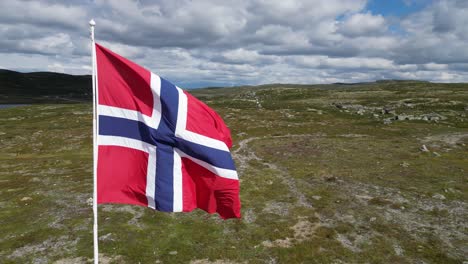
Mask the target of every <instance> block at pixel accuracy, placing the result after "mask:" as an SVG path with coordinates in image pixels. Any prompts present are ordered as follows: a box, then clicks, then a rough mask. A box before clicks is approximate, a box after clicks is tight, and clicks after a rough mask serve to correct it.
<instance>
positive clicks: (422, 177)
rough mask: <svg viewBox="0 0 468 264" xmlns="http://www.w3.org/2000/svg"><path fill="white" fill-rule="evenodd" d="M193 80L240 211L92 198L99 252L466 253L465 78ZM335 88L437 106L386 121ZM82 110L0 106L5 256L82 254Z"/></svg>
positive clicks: (85, 128)
mask: <svg viewBox="0 0 468 264" xmlns="http://www.w3.org/2000/svg"><path fill="white" fill-rule="evenodd" d="M193 94H194V95H195V96H197V97H199V98H201V99H202V100H204V101H205V102H206V103H207V104H209V105H210V106H211V107H213V108H215V109H216V110H217V111H218V112H219V113H220V114H221V116H222V117H223V119H224V120H225V121H226V123H227V124H228V126H229V127H230V129H231V131H232V136H233V139H234V150H237V149H238V148H239V147H240V146H243V149H241V150H239V151H238V152H237V154H236V155H235V160H236V163H237V165H238V167H239V172H240V176H241V200H242V206H243V208H242V213H243V216H244V217H243V219H241V220H228V221H222V220H220V219H219V217H217V216H216V215H208V214H206V213H204V212H202V211H194V212H192V213H186V214H181V213H179V214H167V213H160V212H156V211H153V210H151V209H148V208H142V207H136V206H126V205H100V206H99V235H100V238H101V241H100V252H101V253H102V254H104V255H103V258H105V259H107V260H109V261H110V262H111V263H112V262H114V263H138V262H140V263H156V262H157V261H159V263H190V261H195V260H205V262H202V263H210V262H209V261H211V262H213V263H222V262H215V261H231V262H229V263H340V261H341V262H345V263H419V262H425V263H462V262H463V261H466V256H467V254H468V253H467V252H468V251H467V248H466V244H467V243H468V238H467V235H466V234H467V221H466V219H468V215H467V209H468V208H467V200H468V192H467V191H466V190H468V176H467V175H468V173H467V172H468V147H467V145H468V136H466V137H463V135H468V125H467V124H468V118H467V115H468V113H467V112H466V111H465V107H467V106H468V87H467V85H465V84H432V83H424V82H379V83H369V84H360V85H316V86H313V85H312V86H295V85H265V86H259V87H240V88H229V89H204V90H195V91H193ZM433 99H437V100H433ZM257 100H258V102H259V104H260V105H258V104H257ZM452 101H455V103H452ZM335 102H339V103H346V104H354V105H357V104H360V105H363V106H365V107H376V108H378V107H384V106H393V107H395V109H396V111H397V113H399V114H400V113H404V114H426V113H432V112H434V113H438V114H441V115H444V116H446V117H447V119H446V120H441V121H439V122H426V121H396V122H393V123H391V124H388V125H384V124H383V120H382V119H383V118H386V117H387V116H379V117H378V118H376V117H374V116H373V113H372V112H371V111H367V112H366V113H365V114H364V115H358V114H356V113H355V112H354V111H349V112H346V111H344V110H342V109H338V108H337V107H335V106H334V105H332V103H335ZM401 102H405V103H413V104H416V106H414V107H408V106H407V105H404V104H403V103H401ZM91 112H92V109H91V105H90V104H73V105H30V106H23V107H16V108H10V109H2V110H0V124H1V125H0V148H1V151H0V166H1V170H0V197H1V199H0V208H1V210H0V234H2V236H0V259H1V260H2V261H1V262H4V263H50V262H54V261H56V260H70V261H71V260H74V261H81V262H90V259H91V258H92V252H93V251H92V210H91V207H90V206H89V205H88V204H87V200H88V199H89V198H90V197H91V196H92V145H91V144H92V138H91V129H92V120H91ZM460 135H462V136H460ZM244 140H249V141H244ZM422 144H425V145H426V146H427V147H428V148H429V150H430V152H422V151H421V150H420V147H421V146H422ZM434 152H435V153H434ZM441 197H443V198H441Z"/></svg>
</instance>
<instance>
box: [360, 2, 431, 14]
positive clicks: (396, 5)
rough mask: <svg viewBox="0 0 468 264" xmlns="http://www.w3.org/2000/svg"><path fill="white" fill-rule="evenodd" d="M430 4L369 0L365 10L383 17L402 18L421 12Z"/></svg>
mask: <svg viewBox="0 0 468 264" xmlns="http://www.w3.org/2000/svg"><path fill="white" fill-rule="evenodd" d="M431 3H432V1H430V0H370V1H369V2H368V3H367V5H366V10H369V11H371V12H372V13H374V14H381V15H383V16H397V17H403V16H405V15H409V14H411V13H415V12H418V11H421V10H422V9H423V8H425V7H427V6H429V5H430V4H431Z"/></svg>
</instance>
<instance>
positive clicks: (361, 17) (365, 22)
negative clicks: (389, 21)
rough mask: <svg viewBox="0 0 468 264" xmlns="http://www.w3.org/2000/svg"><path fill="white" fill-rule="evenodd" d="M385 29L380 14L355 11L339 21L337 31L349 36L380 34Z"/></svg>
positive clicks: (383, 20) (385, 26)
mask: <svg viewBox="0 0 468 264" xmlns="http://www.w3.org/2000/svg"><path fill="white" fill-rule="evenodd" d="M385 31H387V25H386V22H385V19H384V17H383V16H382V15H372V14H371V13H369V12H367V13H357V14H353V15H352V16H350V17H348V18H347V19H346V20H344V21H343V22H341V23H340V24H339V27H338V32H339V33H341V34H343V35H346V36H350V37H356V36H368V35H380V34H383V33H384V32H385Z"/></svg>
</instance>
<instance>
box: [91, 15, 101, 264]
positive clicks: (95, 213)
mask: <svg viewBox="0 0 468 264" xmlns="http://www.w3.org/2000/svg"><path fill="white" fill-rule="evenodd" d="M95 25H96V22H94V20H93V19H91V20H90V21H89V26H90V30H91V44H92V45H91V46H92V47H91V53H92V56H91V57H92V60H93V73H92V76H93V77H92V81H93V219H94V221H93V245H94V264H98V263H99V247H98V211H97V147H98V146H97V112H96V111H97V110H96V105H97V99H96V94H97V91H96V74H97V69H96V45H95V42H94V26H95Z"/></svg>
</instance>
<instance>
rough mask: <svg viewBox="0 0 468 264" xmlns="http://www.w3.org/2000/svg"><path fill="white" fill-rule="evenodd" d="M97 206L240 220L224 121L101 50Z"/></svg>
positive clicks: (181, 92)
mask: <svg viewBox="0 0 468 264" xmlns="http://www.w3.org/2000/svg"><path fill="white" fill-rule="evenodd" d="M95 49H96V65H97V70H96V84H97V110H96V111H97V116H98V120H97V121H98V122H97V123H98V133H97V134H98V136H97V142H98V158H97V192H98V203H122V204H135V205H141V206H148V207H150V208H153V209H156V210H159V211H164V212H189V211H192V210H194V209H195V208H200V209H202V210H205V211H206V212H208V213H218V214H219V215H220V216H221V217H222V218H223V219H227V218H240V199H239V179H238V175H237V172H236V168H235V165H234V161H233V159H232V157H231V154H230V152H229V149H230V148H231V146H232V141H231V135H230V132H229V129H228V128H227V126H226V125H225V124H224V122H223V120H222V119H221V117H220V116H219V115H218V114H217V113H216V112H215V111H214V110H212V109H211V108H209V107H208V106H207V105H205V104H204V103H202V102H201V101H199V100H197V99H196V98H195V97H193V96H191V95H190V94H189V93H187V92H186V91H184V90H182V89H180V88H179V87H177V86H175V85H173V84H172V83H170V82H168V81H167V80H165V79H163V78H161V77H159V76H158V75H156V74H154V73H152V72H150V71H148V70H146V69H145V68H143V67H141V66H139V65H137V64H135V63H133V62H131V61H130V60H128V59H125V58H123V57H122V56H120V55H118V54H116V53H114V52H112V51H111V50H109V49H107V48H105V47H103V46H101V45H99V44H96V46H95Z"/></svg>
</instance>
